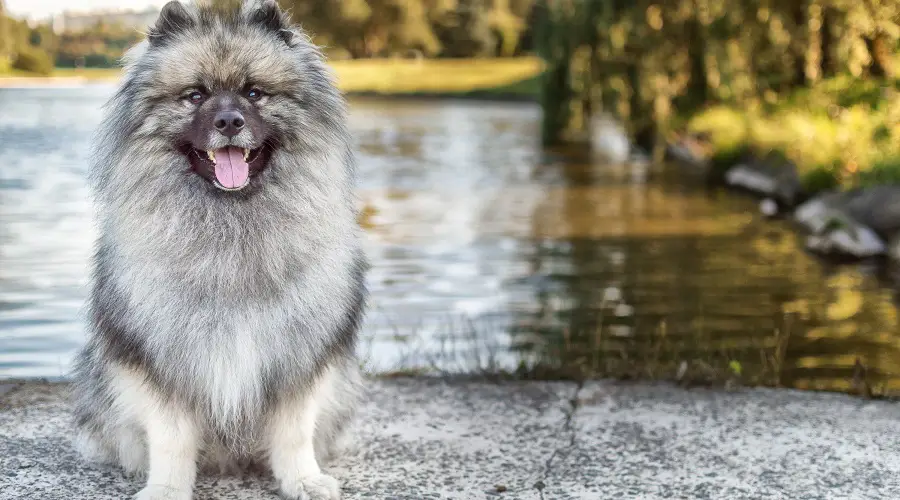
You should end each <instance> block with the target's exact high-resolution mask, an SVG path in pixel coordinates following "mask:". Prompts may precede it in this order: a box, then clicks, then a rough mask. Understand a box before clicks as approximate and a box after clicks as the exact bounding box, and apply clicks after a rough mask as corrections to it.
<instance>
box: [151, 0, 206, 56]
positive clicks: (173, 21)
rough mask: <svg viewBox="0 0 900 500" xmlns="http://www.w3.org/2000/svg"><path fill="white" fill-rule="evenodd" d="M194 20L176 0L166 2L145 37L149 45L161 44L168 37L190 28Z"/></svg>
mask: <svg viewBox="0 0 900 500" xmlns="http://www.w3.org/2000/svg"><path fill="white" fill-rule="evenodd" d="M194 23H196V20H195V19H194V17H193V16H192V15H191V13H190V12H188V10H187V9H186V8H185V6H184V5H182V4H181V2H179V1H178V0H172V1H170V2H169V3H167V4H166V5H165V6H164V7H163V8H162V10H161V11H160V13H159V18H158V19H157V20H156V24H155V25H154V26H153V27H152V28H150V31H149V32H148V33H147V38H148V39H149V40H150V44H151V45H161V44H162V43H164V42H165V41H166V40H167V39H168V38H169V37H171V36H173V35H175V34H177V33H179V32H181V31H184V30H186V29H190V28H191V27H193V26H194Z"/></svg>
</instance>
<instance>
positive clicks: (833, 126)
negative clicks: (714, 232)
mask: <svg viewBox="0 0 900 500" xmlns="http://www.w3.org/2000/svg"><path fill="white" fill-rule="evenodd" d="M898 89H900V86H898V84H897V83H896V82H894V83H887V84H884V83H879V82H875V81H865V80H859V79H854V78H851V77H840V78H834V79H830V80H826V81H823V82H821V83H820V84H818V85H816V86H815V87H813V88H810V89H803V90H801V91H797V92H795V93H793V94H790V95H789V96H787V97H786V98H782V99H780V100H778V99H776V98H775V97H774V96H770V97H769V98H768V99H764V100H762V101H760V102H758V103H754V104H751V105H749V106H748V107H746V108H741V109H739V108H737V107H733V106H724V105H723V106H715V107H710V108H708V109H706V110H704V111H702V112H700V113H698V114H696V115H694V116H693V117H692V118H690V119H689V120H688V123H687V129H688V130H689V131H691V132H708V133H709V134H710V136H711V140H712V142H713V151H714V153H713V164H714V166H715V167H719V168H727V167H730V166H731V165H733V164H734V161H735V160H736V159H737V158H738V157H739V156H741V155H742V154H743V153H745V152H747V151H754V152H757V153H761V154H764V153H768V152H775V153H776V154H780V155H783V156H785V157H787V158H788V159H790V160H792V161H793V162H794V163H795V164H796V165H797V166H798V169H799V171H800V173H801V176H802V179H803V182H804V184H805V186H806V187H807V189H809V190H810V191H813V192H815V191H819V190H821V189H826V188H831V187H842V188H847V187H852V186H858V185H871V184H878V183H886V182H900V92H898Z"/></svg>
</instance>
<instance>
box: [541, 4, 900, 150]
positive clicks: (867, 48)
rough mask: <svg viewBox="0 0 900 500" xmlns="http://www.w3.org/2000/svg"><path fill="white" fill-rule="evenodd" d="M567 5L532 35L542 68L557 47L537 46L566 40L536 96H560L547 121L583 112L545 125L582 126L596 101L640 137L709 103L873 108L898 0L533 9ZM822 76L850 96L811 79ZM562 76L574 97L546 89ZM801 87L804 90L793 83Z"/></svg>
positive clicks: (879, 97)
mask: <svg viewBox="0 0 900 500" xmlns="http://www.w3.org/2000/svg"><path fill="white" fill-rule="evenodd" d="M573 4H577V8H578V9H580V11H579V12H578V13H577V14H575V15H571V16H570V17H569V19H568V20H567V21H565V22H561V23H555V26H556V27H555V28H552V29H554V30H556V31H558V33H556V34H553V35H552V36H541V37H539V38H538V39H537V40H536V42H537V44H538V47H537V48H538V52H539V53H541V54H542V56H543V57H545V58H548V64H549V65H550V67H551V68H552V67H554V65H559V64H560V62H559V61H558V60H557V57H558V55H552V56H548V54H551V53H553V54H556V53H557V52H558V50H557V49H552V48H550V47H546V48H542V47H540V45H541V44H549V45H554V44H556V45H558V42H557V41H555V40H556V39H557V38H558V37H569V38H570V41H569V42H568V47H569V48H568V49H567V55H566V56H564V57H565V58H566V59H567V64H566V66H567V71H568V73H569V74H568V75H567V76H566V77H565V78H564V77H562V76H558V77H557V78H556V81H551V80H549V79H547V80H545V85H546V86H547V88H546V92H545V93H546V94H554V95H558V96H559V98H558V99H559V102H556V103H547V104H546V106H547V107H545V110H548V109H549V110H550V111H549V112H548V113H547V114H546V115H545V118H546V120H548V121H549V122H558V121H559V120H558V113H556V111H555V110H556V109H559V108H568V109H573V110H576V111H577V110H584V113H582V116H579V113H578V112H574V113H571V114H570V116H569V117H568V123H561V124H558V123H551V124H550V125H549V126H551V127H557V128H566V127H569V128H572V127H575V128H581V129H582V130H584V129H586V128H587V127H588V126H589V123H590V120H589V118H590V117H589V116H587V115H589V114H591V113H596V112H597V111H600V110H603V111H607V112H609V113H612V114H613V115H616V116H618V117H620V118H621V119H623V120H625V122H626V124H627V125H628V128H629V130H630V131H631V133H632V135H633V137H634V138H635V139H636V140H637V141H638V142H639V143H640V141H641V140H642V138H651V139H652V138H655V139H657V140H658V139H660V138H662V137H664V136H665V135H666V130H667V128H668V127H669V126H670V125H671V124H673V123H675V122H676V119H677V118H679V117H681V118H683V117H688V118H689V117H690V116H692V115H694V114H696V113H698V112H701V111H704V110H706V109H707V107H708V105H711V104H713V105H715V104H718V105H725V106H731V107H734V108H736V109H743V110H748V111H749V112H750V114H753V113H758V112H771V111H772V110H773V109H784V107H785V103H784V102H783V101H784V100H785V99H787V98H795V99H799V100H801V101H802V100H804V99H805V100H807V102H809V103H810V104H818V105H822V106H828V105H832V104H834V105H838V106H840V107H845V108H846V107H850V106H849V104H850V103H862V102H865V103H867V104H869V105H870V107H872V108H873V109H874V108H877V107H878V106H884V105H886V102H888V100H887V99H885V97H884V94H883V86H885V85H887V86H889V87H892V86H894V83H893V75H894V61H893V59H894V54H895V52H896V48H897V44H898V40H900V1H898V0H797V1H792V2H775V1H773V0H726V1H718V0H665V1H664V0H606V1H597V2H576V1H574V0H541V1H540V2H539V6H540V7H539V8H537V9H536V10H537V11H538V12H541V11H544V10H546V9H550V10H552V11H559V12H565V11H566V10H567V9H568V10H570V11H571V10H572V8H573V7H571V5H573ZM585 25H588V26H589V27H590V29H587V30H585V29H584V26H585ZM554 50H556V52H554ZM585 54H586V55H585ZM832 78H837V79H838V80H830V79H832ZM824 79H829V81H830V83H831V84H832V85H833V88H838V87H843V88H844V89H845V90H849V91H851V92H855V93H850V94H838V93H835V92H833V91H832V89H828V88H826V87H824V86H817V84H818V83H820V82H822V81H823V80H824ZM840 79H848V80H852V81H854V82H856V81H860V80H864V81H865V82H866V83H865V84H864V85H846V84H841V83H840ZM563 80H569V82H570V83H569V84H568V85H569V88H570V89H571V90H572V91H573V95H566V93H565V92H562V93H561V92H558V91H555V90H552V87H553V86H554V85H558V82H559V81H563ZM812 88H815V93H814V94H811V95H809V96H805V95H804V94H803V93H802V92H799V90H801V89H812ZM575 101H579V102H575ZM820 109H823V110H824V109H825V108H824V107H821V108H820ZM797 110H798V111H799V106H798V109H797ZM788 118H791V119H794V121H795V122H796V121H797V120H800V121H803V120H805V119H806V118H800V117H798V116H796V113H795V116H792V117H788ZM809 119H810V120H811V121H813V122H816V123H813V124H812V125H813V126H815V127H822V126H823V125H822V124H821V123H818V122H817V121H816V119H813V118H809ZM742 122H743V120H737V121H736V123H737V124H738V125H740V124H742ZM744 133H746V131H744ZM650 142H653V141H652V140H651V141H650Z"/></svg>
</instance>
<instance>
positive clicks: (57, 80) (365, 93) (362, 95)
mask: <svg viewBox="0 0 900 500" xmlns="http://www.w3.org/2000/svg"><path fill="white" fill-rule="evenodd" d="M118 81H119V79H118V78H116V77H91V76H47V77H43V76H0V89H42V88H76V87H85V86H89V85H98V84H115V83H118ZM343 94H344V96H345V97H347V98H348V99H391V100H395V99H406V100H417V99H418V100H443V99H456V100H468V101H487V102H490V101H494V102H509V103H535V102H537V100H538V99H537V96H533V95H529V94H524V93H515V92H494V91H491V90H482V89H476V90H468V91H462V92H457V91H447V92H383V91H379V90H350V91H344V92H343Z"/></svg>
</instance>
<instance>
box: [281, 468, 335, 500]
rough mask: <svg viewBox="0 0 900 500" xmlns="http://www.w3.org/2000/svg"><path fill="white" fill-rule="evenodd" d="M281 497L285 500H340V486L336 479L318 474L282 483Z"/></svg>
mask: <svg viewBox="0 0 900 500" xmlns="http://www.w3.org/2000/svg"><path fill="white" fill-rule="evenodd" d="M281 496H282V497H284V498H285V499H287V500H340V498H341V485H340V483H338V480H337V479H335V478H333V477H331V476H326V475H325V474H319V475H317V476H310V477H306V478H303V479H297V480H294V481H284V482H282V484H281Z"/></svg>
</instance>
